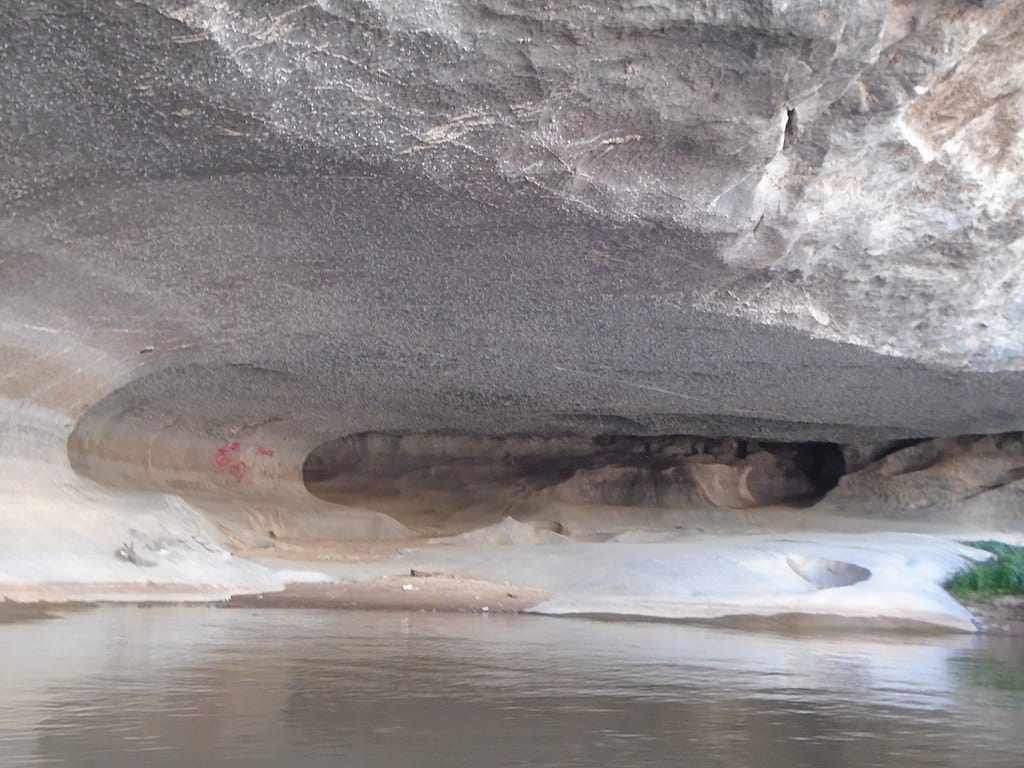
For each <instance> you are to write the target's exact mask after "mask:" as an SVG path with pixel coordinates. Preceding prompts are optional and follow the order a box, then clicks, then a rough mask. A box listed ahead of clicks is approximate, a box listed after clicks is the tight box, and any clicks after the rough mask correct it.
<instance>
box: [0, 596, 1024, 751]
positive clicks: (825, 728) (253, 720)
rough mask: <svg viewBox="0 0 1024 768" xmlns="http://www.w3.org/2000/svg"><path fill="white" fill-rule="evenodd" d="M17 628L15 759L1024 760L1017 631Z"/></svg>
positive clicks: (8, 674)
mask: <svg viewBox="0 0 1024 768" xmlns="http://www.w3.org/2000/svg"><path fill="white" fill-rule="evenodd" d="M0 638H2V642H3V648H4V653H5V657H6V658H5V662H4V665H3V667H0V686H2V690H3V691H4V695H3V697H2V698H0V754H2V755H4V759H3V761H2V764H3V765H4V766H5V768H6V767H7V766H10V767H11V768H19V767H20V766H29V765H61V766H78V765H81V766H86V765H103V766H129V765H130V766H137V765H150V766H185V765H208V766H227V765H248V766H279V765H285V766H328V765H330V766H337V765H355V766H406V765H427V764H436V765H445V766H490V765H495V766H498V765H500V766H519V765H523V766H525V765H531V766H545V765H562V766H564V765H633V766H647V765H650V766H654V765H658V766H664V765H675V764H696V765H708V766H718V765H721V766H767V767H773V766H780V767H781V766H786V767H787V768H791V767H792V766H821V765H834V766H855V765H856V766H870V765H879V766H881V765H892V764H894V761H896V760H899V761H900V763H901V764H902V765H904V766H924V765H929V766H943V765H949V766H954V765H964V764H968V763H969V764H971V765H972V766H978V767H979V768H984V767H985V766H1014V768H1019V766H1020V764H1021V758H1020V755H1019V733H1018V731H1019V729H1020V726H1021V724H1022V722H1024V685H1022V681H1024V648H1022V647H1021V645H1020V644H1019V643H1016V642H1014V641H1010V640H1006V639H986V638H975V637H968V636H946V637H907V636H901V635H896V634H893V635H884V636H876V637H853V638H851V637H844V636H839V635H817V636H804V637H793V636H784V635H779V634H768V633H751V632H742V631H736V630H715V629H705V628H698V627H686V626H678V625H667V624H653V623H607V622H594V621H585V620H574V619H551V618H540V617H527V616H476V615H436V614H399V613H338V612H334V613H332V612H312V611H311V612H302V611H266V612H260V613H255V612H252V613H251V612H246V611H226V610H220V609H211V608H180V607H179V608H150V609H142V608H103V609H98V610H95V611H89V612H85V613H77V614H72V615H69V616H67V617H66V618H63V619H60V620H58V621H49V622H36V623H30V624H17V625H10V624H9V625H4V626H0Z"/></svg>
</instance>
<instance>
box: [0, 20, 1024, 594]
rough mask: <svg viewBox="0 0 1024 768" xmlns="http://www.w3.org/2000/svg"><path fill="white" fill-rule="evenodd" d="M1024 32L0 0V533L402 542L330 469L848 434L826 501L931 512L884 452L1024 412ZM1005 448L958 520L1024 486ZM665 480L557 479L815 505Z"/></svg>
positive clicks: (616, 470)
mask: <svg viewBox="0 0 1024 768" xmlns="http://www.w3.org/2000/svg"><path fill="white" fill-rule="evenodd" d="M1022 14H1024V3H1022V2H1019V0H1004V2H983V3H968V2H953V1H952V0H940V1H938V2H931V1H930V0H929V1H928V2H925V1H924V0H906V1H904V2H882V1H881V0H878V1H876V0H872V1H871V2H862V3H853V4H851V3H840V2H837V1H833V0H821V1H820V2H810V3H782V2H772V1H770V0H765V1H763V2H761V1H758V0H752V1H750V2H747V1H744V2H716V3H681V4H649V3H632V2H623V3H617V4H611V5H608V6H605V7H599V6H596V5H580V4H577V3H570V2H554V3H546V4H536V3H526V2H517V1H515V0H495V1H494V2H486V3H475V2H469V1H468V0H466V1H463V0H443V1H441V2H433V3H421V2H413V1H412V0H408V1H406V0H372V1H371V2H349V1H348V0H330V1H328V0H322V1H321V2H314V3H303V2H289V3H285V2H276V1H275V2H265V1H264V2H242V1H241V0H237V1H236V0H198V1H197V2H191V3H185V2H179V1H178V0H147V1H146V2H138V3H100V4H88V5H82V4H75V3H62V2H55V3H47V2H36V1H35V0H29V1H28V2H22V3H8V4H4V5H3V6H2V7H0V464H2V469H0V505H3V506H2V507H0V511H2V512H3V517H2V519H0V522H2V523H3V525H4V526H6V527H5V528H4V531H6V532H7V533H4V531H0V534H3V535H5V536H6V535H7V534H10V536H14V537H19V536H25V535H27V534H26V533H25V531H34V532H35V533H36V534H38V535H40V536H50V535H51V534H52V532H53V531H56V530H61V522H62V521H63V520H65V519H66V518H68V517H69V516H74V515H76V514H77V515H80V516H81V517H80V524H81V526H82V530H83V531H85V530H86V529H88V531H89V532H91V531H95V530H98V529H100V528H102V527H103V526H106V527H107V528H108V529H109V531H110V533H111V535H112V536H114V535H116V538H114V540H113V541H105V540H104V541H99V539H97V540H96V541H95V542H94V543H95V548H96V551H97V552H106V553H109V552H111V551H112V550H113V548H115V547H117V546H118V545H120V544H121V542H122V541H125V540H127V538H128V537H129V536H130V535H131V530H132V528H133V524H132V523H131V522H129V517H128V515H129V513H128V512H127V511H124V514H122V512H121V511H118V512H117V515H115V517H116V521H115V520H114V519H113V518H110V517H109V515H110V514H113V512H111V510H114V509H116V510H122V511H123V510H133V509H143V510H150V511H151V510H154V509H159V510H166V509H173V510H177V511H179V512H181V514H182V515H184V516H186V517H187V516H188V515H191V514H192V511H188V510H184V511H183V510H182V509H181V508H180V507H178V506H176V505H178V504H179V501H180V498H186V499H188V500H189V502H190V503H192V504H195V505H196V508H201V509H203V510H204V511H213V510H216V511H217V514H218V515H219V518H218V519H219V520H220V521H221V523H222V526H223V527H225V528H226V529H227V530H228V534H230V535H231V536H241V535H242V534H243V533H244V531H245V530H249V531H250V532H258V533H259V534H260V535H268V532H269V531H275V532H276V533H282V532H284V531H285V530H287V528H282V526H286V527H288V526H290V530H291V531H292V532H294V533H295V534H296V535H299V534H301V535H304V536H321V535H323V536H328V535H330V536H360V537H367V536H370V537H374V536H376V537H385V536H401V535H405V534H406V533H407V532H408V529H406V528H405V527H404V526H403V525H401V524H399V523H397V522H396V521H395V520H393V519H390V518H388V517H386V516H384V515H382V514H380V513H379V512H376V511H374V510H373V509H356V508H349V509H348V511H347V512H346V513H345V515H346V516H345V518H344V520H340V518H339V516H338V507H337V506H336V505H331V504H329V503H328V502H326V501H324V500H322V499H318V498H315V497H313V496H311V495H310V494H309V493H308V492H307V489H306V487H305V486H304V484H303V477H302V467H303V463H304V462H305V460H306V457H307V456H309V455H310V453H311V452H312V451H313V450H314V449H315V448H316V447H317V446H318V445H321V444H323V443H325V442H326V441H330V440H334V439H336V438H339V436H346V435H348V436H351V435H361V434H368V433H394V434H400V435H407V436H408V435H417V434H431V433H437V432H442V433H447V434H454V435H469V436H475V437H478V438H480V437H486V436H498V435H513V434H519V435H533V436H536V437H537V439H540V440H547V439H554V438H559V437H565V436H567V437H566V439H567V440H569V441H571V440H574V439H579V440H582V441H583V442H584V443H586V442H588V441H589V440H590V439H591V438H593V437H595V436H599V435H609V434H618V435H634V436H644V435H659V434H660V435H676V434H691V435H707V436H709V437H710V438H711V439H712V440H719V439H725V438H730V437H731V438H741V437H742V438H744V439H750V440H755V441H763V442H766V443H767V442H774V443H781V442H820V441H827V442H830V443H835V444H839V445H841V446H842V452H843V459H844V464H845V466H846V471H847V472H848V473H849V472H854V471H855V469H854V465H856V469H859V470H860V471H861V472H862V473H863V474H848V475H847V477H845V478H844V479H843V482H841V483H840V487H839V489H837V491H835V492H833V494H837V493H838V494H842V493H849V494H850V498H852V499H853V498H856V497H857V495H858V493H860V492H859V491H857V490H855V485H856V483H861V484H862V485H861V488H863V489H865V490H864V492H865V493H866V492H867V489H868V487H869V486H870V492H871V493H873V494H880V497H881V498H885V499H891V500H893V503H895V504H896V506H897V508H898V509H900V510H902V509H904V508H907V509H910V508H911V507H912V506H913V504H914V503H916V502H912V501H907V500H906V499H908V498H912V497H913V495H914V493H924V494H926V495H927V494H931V493H933V491H934V490H935V486H932V485H929V486H928V488H924V487H920V488H919V487H918V486H915V488H917V490H915V491H914V492H913V493H909V496H905V495H901V494H902V492H900V491H897V490H894V488H895V485H896V484H898V483H897V482H896V481H895V480H893V478H892V477H888V476H887V477H885V480H884V482H883V481H882V480H879V479H878V468H877V467H875V466H874V465H873V462H876V461H878V460H881V461H882V462H883V463H884V462H886V461H894V460H895V459H891V458H890V459H885V458H882V456H883V454H885V453H886V452H888V451H889V450H890V448H891V447H892V446H894V445H895V446H897V447H899V446H904V444H903V443H902V442H900V441H905V440H918V439H921V438H926V437H936V436H948V435H957V434H971V435H980V434H984V433H1005V432H1007V431H1008V430H1014V429H1021V428H1024V397H1022V396H1021V395H1022V393H1024V372H1022V369H1024V346H1022V344H1024V342H1022V340H1024V335H1022V334H1020V333H1019V332H1018V331H1019V327H1020V324H1021V321H1022V319H1024V282H1022V271H1024V266H1022V265H1024V258H1022V257H1024V252H1022V249H1024V216H1022V201H1024V186H1022V184H1021V182H1020V179H1021V178H1022V175H1024V173H1022V172H1024V147H1022V143H1021V142H1022V136H1024V131H1022V125H1021V120H1022V118H1021V115H1022V114H1024V104H1022V101H1021V100H1022V96H1021V94H1022V93H1024V90H1022V88H1021V86H1022V81H1024V73H1022V70H1021V67H1022V64H1021V62H1022V61H1024V59H1022V57H1021V56H1020V50H1021V49H1022V47H1024V46H1022V42H1024V41H1022V39H1021V35H1022V34H1024V31H1022V30H1024V19H1022ZM894 441H895V442H894ZM997 443H998V440H997ZM879 446H883V447H884V448H882V449H879V448H878V447H879ZM885 446H888V447H885ZM904 447H905V446H904ZM562 448H566V449H567V450H568V448H567V447H566V445H563V446H562ZM1004 449H1005V450H1006V451H1009V454H1007V455H1009V456H1011V457H1012V456H1015V455H1016V454H1014V453H1013V450H1012V449H1011V448H1008V447H1006V445H1003V444H1002V443H999V444H998V445H997V447H996V448H995V449H994V450H995V452H996V454H999V452H1000V451H1004ZM917 450H919V451H922V450H926V449H924V448H918V449H917ZM986 450H987V449H986ZM973 451H974V449H971V451H969V452H968V453H970V454H971V455H974V454H973ZM700 453H701V452H700V451H694V452H693V455H694V456H696V455H698V454H700ZM983 453H984V456H985V458H983V459H981V461H982V463H983V464H984V465H985V466H984V467H983V468H979V469H977V470H971V472H975V474H976V477H975V478H974V479H972V480H970V481H969V482H966V484H964V485H963V487H961V486H957V487H956V489H955V490H954V491H950V494H951V495H950V498H953V497H956V498H957V499H959V500H958V501H957V503H966V502H967V501H968V500H969V499H970V498H972V497H970V496H969V494H970V493H971V491H970V488H973V487H975V486H977V487H982V486H983V485H984V483H986V482H989V481H990V480H991V481H992V482H1002V479H1001V478H1004V476H1008V475H1006V472H1004V471H1003V469H999V468H1000V467H1003V465H1004V463H1005V461H1004V459H1005V460H1006V461H1008V460H1009V459H1006V457H1005V456H1003V455H1002V454H999V455H998V456H995V455H993V456H990V452H989V453H985V452H983ZM687 455H688V456H689V454H687ZM979 455H981V454H979ZM574 456H577V454H573V453H571V451H570V452H569V453H568V454H565V455H563V456H561V460H565V461H569V460H570V459H572V460H575V459H573V457H574ZM1014 460H1015V459H1014ZM957 461H959V459H958V460H957ZM780 462H781V463H780ZM556 463H557V462H556ZM638 466H639V465H637V464H629V463H628V462H627V463H625V464H622V463H619V464H615V463H612V464H607V463H606V464H600V465H598V466H587V465H582V464H581V465H580V466H576V467H575V468H574V469H573V472H572V473H571V474H570V475H567V476H566V477H562V478H557V482H553V483H551V484H547V485H544V487H543V493H546V494H549V496H550V499H551V501H552V502H553V503H554V502H557V503H567V502H566V499H569V500H570V501H571V500H573V499H577V500H579V499H587V498H606V499H607V498H610V497H611V495H612V494H613V493H614V494H619V496H618V501H620V502H623V503H633V502H638V501H649V499H647V498H646V497H645V496H644V494H653V498H657V497H658V494H664V497H663V498H662V501H664V500H665V499H667V498H669V497H672V494H676V496H675V497H673V498H678V499H684V498H685V499H689V498H690V496H689V494H697V497H698V498H699V499H700V500H701V502H702V503H706V504H710V505H712V506H713V507H714V508H715V509H726V508H727V509H732V508H736V507H756V506H759V505H763V504H765V503H768V502H770V501H773V500H774V501H778V500H783V501H788V500H792V499H794V498H797V497H800V498H810V497H813V496H814V495H815V494H816V493H818V492H819V491H820V489H818V488H817V487H808V476H807V473H806V472H805V471H804V470H802V469H799V467H796V460H795V457H793V456H790V457H786V456H784V455H783V454H781V453H779V452H778V451H774V452H773V451H767V452H754V453H753V454H751V455H749V456H738V455H734V456H733V457H732V459H730V460H729V461H720V460H718V458H715V457H712V460H710V461H705V460H703V459H702V460H693V459H692V458H691V459H688V460H686V461H682V462H681V463H679V466H682V467H684V468H685V472H683V471H682V470H678V467H677V465H675V464H673V465H672V466H671V467H669V466H667V465H666V466H661V467H654V468H653V469H651V468H638ZM958 466H959V465H958ZM794 467H796V469H797V470H799V471H794V472H792V473H790V474H788V475H787V474H786V473H787V468H788V469H793V468H794ZM72 468H73V469H74V470H75V471H74V472H72ZM677 470H678V471H679V472H680V477H679V478H674V479H673V478H672V477H671V473H672V472H675V471H677ZM959 471H960V470H958V469H957V470H955V472H959ZM1006 471H1011V470H1006ZM1012 471H1016V470H1012ZM645 473H647V474H645ZM666 473H668V474H666ZM921 474H922V473H921V472H916V471H915V472H913V473H909V474H908V475H907V476H909V475H914V476H917V475H921ZM682 475H685V477H683V476H682ZM1011 475H1012V472H1011ZM903 476H904V475H900V477H903ZM40 478H44V479H45V482H40ZM652 478H655V479H652ZM986 478H988V479H986ZM992 478H995V480H993V479H992ZM684 480H685V482H684ZM1011 480H1012V477H1011ZM976 481H977V482H976ZM900 482H903V481H900ZM915 482H916V481H915ZM929 482H930V481H929ZM1015 482H1017V480H1012V482H1007V483H1005V484H1004V485H1002V486H1000V488H1006V489H1008V490H1006V491H1005V492H1006V493H1009V492H1010V490H1009V489H1012V487H1013V483H1015ZM843 483H845V485H844V484H843ZM972 483H973V485H972ZM659 484H660V485H659ZM810 485H811V486H814V483H810ZM666 488H667V489H669V490H668V491H665V489H666ZM111 489H114V490H111ZM631 489H632V490H631ZM651 489H654V490H651ZM658 489H661V490H658ZM534 490H537V489H534ZM812 490H813V491H814V492H815V493H814V494H812V493H810V491H812ZM995 490H996V489H989V490H987V491H986V492H985V494H984V498H986V499H992V498H994V497H993V496H992V495H991V494H992V493H994V492H995ZM537 492H538V493H540V492H541V491H540V490H537ZM1000 492H1002V491H1000ZM861 495H863V494H861ZM940 495H941V493H940ZM115 497H116V499H117V501H116V502H115V501H112V499H113V498H115ZM834 498H835V499H838V498H839V496H838V495H836V496H834ZM979 498H981V497H979ZM971 503H974V502H971ZM979 503H980V502H979ZM168 505H170V506H168ZM86 509H88V510H91V512H89V514H93V513H95V516H94V517H89V516H88V515H87V514H86V513H85V512H84V511H83V510H86ZM191 509H192V508H190V510H191ZM193 511H194V510H193ZM197 514H198V513H197ZM86 518H88V520H90V521H91V522H87V521H86ZM188 519H189V520H192V518H191V517H189V518H188ZM30 523H31V524H30ZM191 524H192V523H190V525H191ZM196 525H198V523H196ZM157 527H159V526H157ZM65 530H66V529H65ZM204 530H205V529H204ZM154 531H155V532H154V533H152V539H153V542H157V541H159V540H161V536H163V533H161V532H160V531H158V530H156V529H154ZM228 534H225V535H228ZM83 535H84V534H83ZM90 535H91V534H90ZM204 536H205V534H204ZM186 538H187V537H186ZM187 540H188V541H192V540H191V539H187ZM202 541H203V542H207V538H202ZM221 544H225V542H220V543H219V544H217V546H220V545H221ZM225 545H226V544H225ZM69 546H70V545H69ZM153 546H157V544H156V543H154V544H153ZM187 546H189V547H192V548H193V550H194V554H195V555H196V556H197V557H205V556H206V555H204V554H203V551H205V550H203V548H202V547H199V546H198V545H196V544H195V543H194V542H192V543H191V544H187ZM211 546H212V545H211ZM190 551H191V550H190ZM206 554H210V553H209V552H207V553H206ZM119 567H120V566H119ZM125 567H127V568H131V567H134V566H131V564H130V563H128V564H125ZM113 575H114V576H116V575H117V574H113ZM111 578H113V576H112V577H111Z"/></svg>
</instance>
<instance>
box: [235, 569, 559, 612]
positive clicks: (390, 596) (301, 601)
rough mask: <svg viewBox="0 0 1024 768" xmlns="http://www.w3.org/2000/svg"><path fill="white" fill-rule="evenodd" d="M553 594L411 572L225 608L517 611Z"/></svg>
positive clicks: (293, 590)
mask: <svg viewBox="0 0 1024 768" xmlns="http://www.w3.org/2000/svg"><path fill="white" fill-rule="evenodd" d="M550 596H551V593H550V592H546V591H544V590H538V589H521V588H519V587H516V586H514V585H512V584H498V583H495V582H492V581H487V580H485V579H476V578H472V577H465V576H459V575H457V574H446V573H419V572H416V571H413V572H410V573H409V574H408V575H404V576H403V575H394V576H385V577H382V578H379V579H374V580H373V581H368V582H360V583H354V584H291V585H289V586H288V587H287V589H285V590H284V591H283V592H266V593H262V594H257V595H236V596H234V597H232V598H231V599H230V600H228V601H227V603H226V604H225V605H226V606H227V607H229V608H321V609H324V608H326V609H350V608H371V609H382V610H427V611H451V612H461V613H466V612H476V613H517V612H519V611H522V610H525V609H527V608H531V607H533V606H535V605H538V604H539V603H541V602H543V601H544V600H546V599H548V598H549V597H550Z"/></svg>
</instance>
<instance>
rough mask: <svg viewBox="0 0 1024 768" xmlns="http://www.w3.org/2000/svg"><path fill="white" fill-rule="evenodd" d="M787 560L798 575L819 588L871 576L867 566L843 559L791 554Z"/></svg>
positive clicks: (865, 579)
mask: <svg viewBox="0 0 1024 768" xmlns="http://www.w3.org/2000/svg"><path fill="white" fill-rule="evenodd" d="M786 562H787V563H788V564H789V567H790V568H792V569H793V572H794V573H795V574H796V575H797V576H799V577H800V578H801V579H803V580H804V581H806V582H809V583H810V584H813V585H814V586H816V587H817V588H818V589H834V588H835V587H848V586H850V585H851V584H857V583H858V582H861V581H867V580H868V579H869V578H871V571H869V570H868V569H867V568H864V567H863V566H860V565H856V564H854V563H847V562H845V561H843V560H829V559H828V558H824V557H804V556H802V555H790V556H788V557H787V558H786Z"/></svg>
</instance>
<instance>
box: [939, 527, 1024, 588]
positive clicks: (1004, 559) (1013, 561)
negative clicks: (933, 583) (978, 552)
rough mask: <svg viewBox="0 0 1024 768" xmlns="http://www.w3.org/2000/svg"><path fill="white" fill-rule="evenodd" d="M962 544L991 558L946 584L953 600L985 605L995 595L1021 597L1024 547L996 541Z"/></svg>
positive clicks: (960, 573) (1023, 573)
mask: <svg viewBox="0 0 1024 768" xmlns="http://www.w3.org/2000/svg"><path fill="white" fill-rule="evenodd" d="M964 543H965V544H967V545H968V546H971V547H975V548H977V549H983V550H985V551H986V552H991V553H992V554H993V555H995V557H993V558H992V559H991V560H986V561H985V562H982V563H972V564H971V565H969V566H968V567H967V568H965V569H964V570H962V571H960V572H958V573H957V574H956V575H954V576H953V578H951V579H950V580H949V581H947V582H946V584H945V587H946V589H947V590H949V592H950V593H951V594H952V595H953V596H954V597H957V598H960V599H966V600H978V601H986V600H991V599H992V598H993V597H998V596H999V595H1024V547H1015V546H1013V545H1012V544H1001V543H1000V542H998V541H968V542H964Z"/></svg>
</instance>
